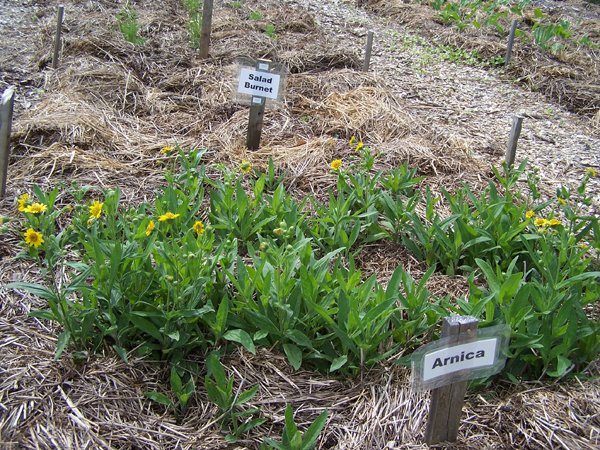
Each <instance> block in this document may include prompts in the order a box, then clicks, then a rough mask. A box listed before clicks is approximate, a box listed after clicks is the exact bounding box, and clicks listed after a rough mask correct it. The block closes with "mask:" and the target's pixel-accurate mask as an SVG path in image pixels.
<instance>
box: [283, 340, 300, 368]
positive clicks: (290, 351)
mask: <svg viewBox="0 0 600 450" xmlns="http://www.w3.org/2000/svg"><path fill="white" fill-rule="evenodd" d="M283 351H284V352H285V354H286V356H287V358H288V361H289V362H290V364H291V365H292V367H293V368H294V370H298V369H299V368H300V366H301V365H302V350H300V348H298V347H297V346H296V345H294V344H283Z"/></svg>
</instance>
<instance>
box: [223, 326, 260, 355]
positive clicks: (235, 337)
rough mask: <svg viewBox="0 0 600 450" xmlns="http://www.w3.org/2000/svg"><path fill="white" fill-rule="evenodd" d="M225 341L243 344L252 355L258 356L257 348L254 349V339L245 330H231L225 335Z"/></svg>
mask: <svg viewBox="0 0 600 450" xmlns="http://www.w3.org/2000/svg"><path fill="white" fill-rule="evenodd" d="M223 339H226V340H228V341H232V342H237V343H239V344H242V345H243V346H244V348H245V349H246V350H248V351H249V352H250V353H252V354H253V355H255V354H256V348H255V347H254V342H253V341H252V337H250V335H249V334H248V333H247V332H246V331H244V330H229V331H228V332H227V333H225V334H224V335H223Z"/></svg>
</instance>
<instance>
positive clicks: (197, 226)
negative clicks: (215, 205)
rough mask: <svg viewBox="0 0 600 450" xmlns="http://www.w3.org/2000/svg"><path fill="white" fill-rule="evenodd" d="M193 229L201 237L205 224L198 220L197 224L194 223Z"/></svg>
mask: <svg viewBox="0 0 600 450" xmlns="http://www.w3.org/2000/svg"><path fill="white" fill-rule="evenodd" d="M193 228H194V231H195V232H196V234H197V235H198V236H201V235H202V234H203V233H204V224H203V223H202V222H201V221H200V220H196V222H194V227H193Z"/></svg>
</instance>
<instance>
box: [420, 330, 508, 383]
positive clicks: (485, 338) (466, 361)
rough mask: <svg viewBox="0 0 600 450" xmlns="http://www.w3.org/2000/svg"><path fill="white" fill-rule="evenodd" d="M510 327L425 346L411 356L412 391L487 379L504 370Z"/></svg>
mask: <svg viewBox="0 0 600 450" xmlns="http://www.w3.org/2000/svg"><path fill="white" fill-rule="evenodd" d="M509 337H510V327H509V326H507V325H496V326H493V327H488V328H482V329H478V330H477V335H476V336H465V337H462V338H461V337H460V335H459V338H458V341H459V342H456V340H457V336H451V337H446V338H442V339H440V340H438V341H434V342H431V343H429V344H427V345H424V346H422V347H421V348H419V349H418V350H417V351H415V352H414V353H413V354H412V356H411V363H412V369H413V373H412V377H413V387H415V388H416V389H433V388H437V387H441V386H445V385H447V384H451V383H456V382H458V381H464V380H472V379H475V378H485V377H488V376H491V375H494V374H496V373H498V372H500V370H502V368H503V367H504V364H505V363H506V352H507V349H508V340H509Z"/></svg>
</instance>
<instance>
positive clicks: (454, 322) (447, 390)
mask: <svg viewBox="0 0 600 450" xmlns="http://www.w3.org/2000/svg"><path fill="white" fill-rule="evenodd" d="M478 323H479V321H478V320H477V319H476V318H474V317H470V316H454V317H444V321H443V323H442V338H444V337H451V339H450V340H451V342H450V343H449V345H456V344H460V343H461V342H462V341H464V340H465V338H468V337H473V336H475V330H477V324H478ZM466 392H467V381H460V382H457V383H452V384H449V385H447V386H442V387H439V388H436V389H433V390H432V391H431V406H430V407H429V420H428V421H427V429H426V430H425V442H426V443H427V444H436V443H438V442H443V441H450V442H454V441H456V437H457V435H458V426H459V425H460V417H461V415H462V407H463V403H464V400H465V394H466Z"/></svg>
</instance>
